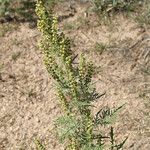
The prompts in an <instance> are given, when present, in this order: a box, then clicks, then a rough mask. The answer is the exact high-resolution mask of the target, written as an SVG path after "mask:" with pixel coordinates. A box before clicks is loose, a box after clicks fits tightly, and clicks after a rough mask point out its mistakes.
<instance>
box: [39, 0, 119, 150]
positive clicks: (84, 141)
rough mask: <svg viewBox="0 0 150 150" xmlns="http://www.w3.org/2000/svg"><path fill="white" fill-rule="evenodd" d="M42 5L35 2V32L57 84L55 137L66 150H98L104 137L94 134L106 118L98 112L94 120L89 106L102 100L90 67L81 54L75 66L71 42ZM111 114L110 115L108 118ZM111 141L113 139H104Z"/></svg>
mask: <svg viewBox="0 0 150 150" xmlns="http://www.w3.org/2000/svg"><path fill="white" fill-rule="evenodd" d="M44 4H45V1H44V0H37V4H36V13H37V15H38V17H39V20H38V29H39V30H40V31H41V33H42V40H41V42H40V48H41V49H42V50H43V52H44V54H45V60H44V62H45V65H46V68H47V70H48V72H49V73H50V75H51V76H52V77H53V79H54V80H55V82H56V85H57V93H58V97H59V100H60V102H61V104H62V108H63V110H64V115H63V116H61V117H60V118H58V119H57V121H56V127H57V131H58V135H59V137H60V140H61V141H62V142H63V143H65V147H66V149H68V150H100V149H102V148H103V142H102V139H103V138H104V137H103V136H102V135H101V134H100V133H94V128H95V127H96V128H97V126H98V125H101V124H104V123H103V121H102V120H104V119H106V117H107V116H108V115H107V114H105V112H104V111H103V114H102V115H101V117H99V114H100V113H101V112H102V110H101V111H99V112H98V114H97V115H96V116H97V117H95V116H93V115H92V112H91V108H92V104H91V102H93V101H94V100H97V99H98V98H100V97H101V95H99V94H98V93H96V90H95V88H92V86H91V85H92V84H91V78H92V75H93V73H94V71H93V65H92V63H87V62H86V60H85V57H84V56H83V55H82V54H81V56H80V58H79V62H78V63H74V61H75V60H76V59H77V58H78V57H77V56H75V55H74V53H73V51H71V45H70V40H69V39H68V38H67V37H65V35H64V34H63V33H62V32H60V30H59V29H58V22H57V18H56V17H55V16H53V15H52V13H50V14H49V13H48V12H47V10H46V8H45V6H44ZM114 113H115V111H110V113H109V116H111V115H113V114H114ZM104 115H105V116H104ZM107 123H108V122H105V124H107ZM111 137H113V135H111V136H110V137H107V138H110V139H111ZM111 141H112V140H111ZM66 143H67V144H66ZM110 143H111V142H110ZM114 146H116V147H117V146H118V145H114V143H113V146H111V147H113V148H114Z"/></svg>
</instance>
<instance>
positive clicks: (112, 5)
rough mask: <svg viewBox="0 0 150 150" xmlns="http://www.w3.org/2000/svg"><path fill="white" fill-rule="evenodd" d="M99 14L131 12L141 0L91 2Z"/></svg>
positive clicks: (92, 0)
mask: <svg viewBox="0 0 150 150" xmlns="http://www.w3.org/2000/svg"><path fill="white" fill-rule="evenodd" d="M90 1H91V3H92V5H93V6H94V10H95V12H96V13H97V14H101V13H103V14H108V13H110V12H116V11H131V10H134V7H135V5H137V4H139V3H140V2H141V0H90Z"/></svg>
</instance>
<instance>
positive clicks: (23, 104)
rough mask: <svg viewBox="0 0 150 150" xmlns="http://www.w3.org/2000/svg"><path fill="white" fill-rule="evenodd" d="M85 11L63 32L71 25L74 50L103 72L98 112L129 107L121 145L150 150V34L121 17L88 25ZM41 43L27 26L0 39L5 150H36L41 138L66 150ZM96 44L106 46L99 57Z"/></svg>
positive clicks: (122, 117) (120, 123) (0, 143)
mask: <svg viewBox="0 0 150 150" xmlns="http://www.w3.org/2000/svg"><path fill="white" fill-rule="evenodd" d="M77 6H78V5H77ZM60 7H62V5H61V6H60ZM68 7H69V6H68ZM58 8H59V7H58ZM86 8H87V6H85V5H84V4H83V5H80V6H78V7H76V9H77V10H76V12H75V13H74V16H72V17H70V18H68V19H65V20H63V21H62V22H61V23H60V27H61V28H62V29H63V27H64V26H65V25H68V24H69V25H70V24H71V25H72V28H70V27H69V28H68V27H67V28H65V29H64V32H65V33H66V34H67V35H68V36H69V37H70V38H71V39H72V40H73V50H75V52H76V53H80V52H83V53H84V54H85V55H86V56H87V58H88V59H89V60H92V61H93V62H94V64H95V65H96V66H97V67H99V73H98V74H96V75H95V76H94V80H96V81H98V82H97V83H96V87H97V90H98V91H99V92H100V93H103V92H106V95H105V96H104V97H103V98H102V99H101V100H99V101H98V102H97V104H96V105H97V108H96V109H95V110H94V112H96V111H97V110H99V109H100V108H101V107H102V106H107V105H108V106H110V107H114V106H119V105H122V104H124V103H126V105H125V108H124V109H123V110H122V111H121V112H120V114H119V116H118V119H117V121H116V122H115V123H114V126H115V131H116V133H117V139H118V140H119V141H120V140H121V139H124V138H125V137H127V136H129V139H128V141H127V143H126V146H125V148H124V150H149V149H150V118H149V116H150V104H149V102H150V101H149V100H150V70H149V69H150V31H149V30H148V29H144V30H143V29H142V28H140V27H139V26H138V24H136V23H135V22H134V21H133V20H131V19H129V18H125V17H123V16H121V15H119V16H118V17H117V18H115V19H114V20H113V21H112V22H111V24H110V25H107V26H106V25H105V26H104V25H97V22H96V20H95V18H94V17H93V20H92V19H90V21H89V18H90V15H93V14H90V15H89V16H88V17H87V16H86V15H85V10H86ZM56 10H57V9H56ZM59 10H61V9H59ZM64 10H65V9H64ZM65 11H66V12H67V10H65ZM69 12H70V10H69ZM61 13H62V12H60V14H61ZM66 14H67V13H66ZM87 20H88V21H87ZM93 22H94V23H93ZM74 25H75V26H74ZM39 38H40V33H39V32H38V31H37V29H30V28H29V26H28V23H24V24H20V25H19V28H18V29H17V30H15V31H10V32H8V33H7V34H6V35H5V36H4V37H0V68H1V69H0V100H1V102H0V150H31V149H36V147H35V144H34V140H35V139H36V138H38V139H40V140H41V141H42V142H43V144H44V145H45V147H46V148H47V149H48V150H61V149H62V150H63V146H62V145H59V144H58V142H57V140H56V139H55V136H54V135H53V134H52V132H53V131H54V129H53V127H54V125H53V123H54V120H55V119H56V118H57V117H58V116H59V115H60V109H59V108H60V106H59V103H58V101H57V97H56V93H55V88H54V85H53V84H52V80H51V79H50V77H49V75H48V73H47V71H46V69H45V67H44V64H43V62H42V57H43V56H42V53H41V51H40V50H39V49H38V47H37V43H38V42H37V41H38V40H39ZM96 42H99V43H104V44H106V45H107V48H106V50H104V51H103V52H102V53H99V51H98V50H96V49H94V48H93V47H94V45H95V43H96Z"/></svg>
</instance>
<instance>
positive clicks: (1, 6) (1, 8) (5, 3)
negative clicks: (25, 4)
mask: <svg viewBox="0 0 150 150" xmlns="http://www.w3.org/2000/svg"><path fill="white" fill-rule="evenodd" d="M10 2H11V0H0V17H1V16H3V15H6V14H8V13H9V5H10Z"/></svg>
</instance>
